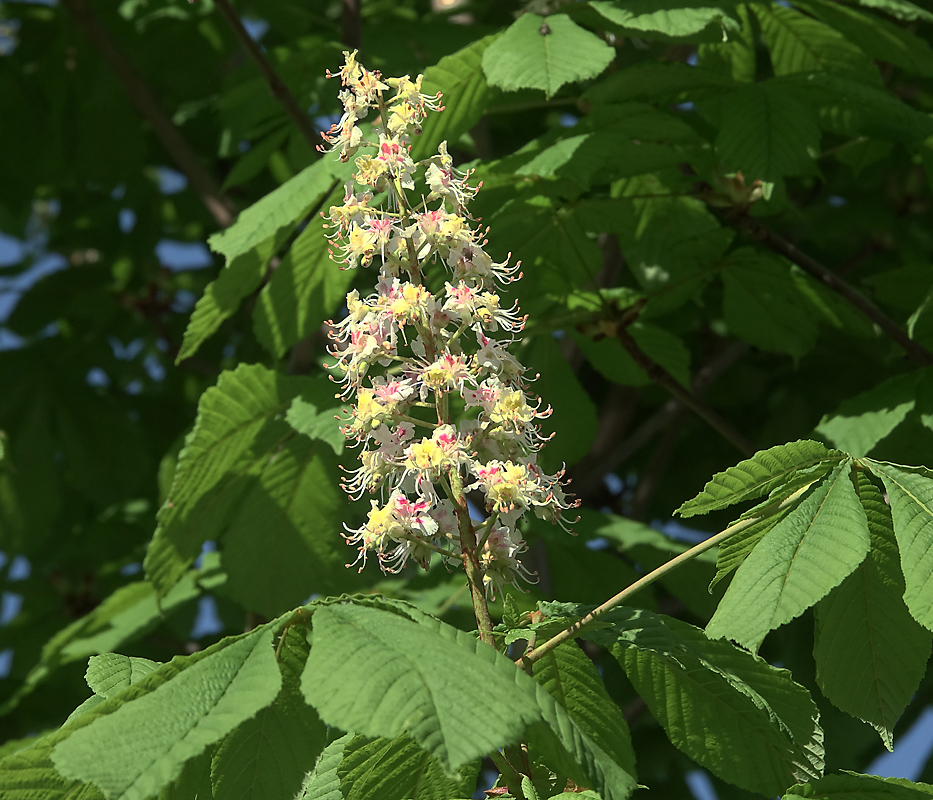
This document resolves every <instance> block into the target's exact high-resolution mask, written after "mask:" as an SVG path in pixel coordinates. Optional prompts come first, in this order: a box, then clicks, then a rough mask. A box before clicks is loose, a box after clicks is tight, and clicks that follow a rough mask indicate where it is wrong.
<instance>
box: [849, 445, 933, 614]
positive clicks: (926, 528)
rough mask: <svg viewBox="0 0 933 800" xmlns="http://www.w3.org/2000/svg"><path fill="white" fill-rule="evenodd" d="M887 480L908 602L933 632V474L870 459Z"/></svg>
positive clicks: (911, 611) (914, 612)
mask: <svg viewBox="0 0 933 800" xmlns="http://www.w3.org/2000/svg"><path fill="white" fill-rule="evenodd" d="M865 463H866V464H867V465H868V467H869V469H871V471H872V472H874V473H875V474H876V475H877V476H878V477H880V478H881V480H882V481H884V487H885V489H887V491H888V502H889V503H890V505H891V516H892V518H893V521H894V535H895V537H896V538H897V546H898V549H899V550H900V555H901V569H902V570H903V573H904V583H905V589H904V602H905V603H906V604H907V608H909V609H910V613H911V614H912V615H913V618H914V619H915V620H917V622H919V623H920V624H921V625H923V626H924V627H925V628H927V629H930V630H933V475H931V474H930V473H929V472H927V471H926V470H918V471H907V469H904V468H901V467H898V466H896V465H894V464H886V463H884V462H881V461H874V460H872V459H866V460H865Z"/></svg>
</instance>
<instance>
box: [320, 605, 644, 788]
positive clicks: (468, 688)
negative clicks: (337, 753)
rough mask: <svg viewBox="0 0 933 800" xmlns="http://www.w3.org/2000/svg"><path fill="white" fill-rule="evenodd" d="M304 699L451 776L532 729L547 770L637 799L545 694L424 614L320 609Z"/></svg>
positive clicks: (616, 768)
mask: <svg viewBox="0 0 933 800" xmlns="http://www.w3.org/2000/svg"><path fill="white" fill-rule="evenodd" d="M363 599H365V598H363ZM367 602H368V603H369V602H370V601H367ZM399 610H401V611H404V613H405V614H406V616H407V617H408V619H406V618H403V617H400V616H397V615H396V613H394V612H397V611H399ZM302 691H303V692H304V694H305V697H306V698H308V701H309V702H310V703H311V704H312V705H314V706H315V708H317V710H318V712H319V713H320V715H321V718H322V719H323V720H324V721H325V722H326V723H328V724H330V725H333V726H335V727H338V728H341V729H344V730H354V731H357V732H359V733H361V734H363V735H366V736H373V737H380V736H381V737H388V738H394V737H396V736H398V735H399V734H400V733H402V732H407V734H408V735H409V736H410V737H411V738H412V739H414V740H415V741H416V742H417V743H418V744H419V745H420V746H421V747H422V748H423V749H424V750H426V751H428V752H429V753H431V754H432V755H433V756H435V757H437V758H438V759H439V761H440V763H441V765H442V766H443V767H444V768H445V769H448V770H450V769H456V768H457V767H459V766H462V765H463V764H466V763H468V762H469V761H471V760H473V759H475V758H478V757H480V756H482V755H483V754H485V753H487V752H489V751H490V750H492V749H495V748H498V747H501V746H503V745H506V744H514V743H515V742H517V741H518V739H519V738H520V737H521V735H522V733H523V732H525V729H526V728H528V731H527V736H528V738H529V740H532V741H534V742H535V747H536V752H539V753H542V754H543V756H544V760H545V761H546V762H547V763H548V764H553V765H554V768H555V769H559V770H561V771H563V772H564V773H565V774H568V775H570V776H571V777H574V776H576V777H575V780H578V783H581V784H582V785H589V786H593V787H594V788H596V789H598V790H599V791H600V793H601V794H602V796H603V798H604V800H625V799H626V798H628V797H629V795H631V793H632V792H633V791H634V789H635V779H634V777H633V776H632V775H631V774H630V773H629V772H627V771H626V769H625V768H624V766H623V765H621V764H619V763H618V762H617V761H616V760H615V759H614V758H613V756H612V754H611V753H609V752H607V751H606V750H605V749H604V748H603V747H602V746H601V744H600V743H599V742H597V741H595V740H594V739H593V737H592V736H591V735H590V734H589V733H588V732H587V731H586V730H585V729H584V728H582V727H581V726H580V725H579V724H578V723H577V722H576V721H575V720H574V719H573V717H572V716H571V715H570V714H568V713H567V711H566V710H564V708H563V706H561V705H560V704H559V702H558V701H557V700H555V699H554V697H552V696H551V695H550V694H549V693H548V692H547V690H546V689H544V688H543V687H542V686H540V685H538V684H536V683H535V682H534V681H533V680H532V679H531V678H529V677H528V676H527V675H525V673H524V672H522V671H521V670H520V669H518V667H516V666H515V664H513V663H512V662H511V661H509V660H508V659H507V658H505V657H504V656H502V655H500V654H499V653H498V652H496V651H495V650H494V649H493V648H491V647H489V646H488V645H486V644H483V643H482V642H479V641H478V640H476V639H475V638H473V637H472V636H470V635H469V634H466V633H464V632H463V631H459V630H457V629H456V628H452V627H450V626H449V625H445V624H444V623H442V622H440V621H438V620H434V619H432V618H430V617H428V616H427V615H424V614H419V613H417V612H410V611H406V610H404V609H396V608H393V607H391V606H385V607H384V608H378V607H373V606H371V605H370V607H364V606H362V605H358V604H335V605H329V606H327V607H326V608H320V609H318V610H317V611H316V612H315V614H314V637H313V643H312V648H311V655H310V656H309V658H308V663H307V666H306V668H305V672H304V675H303V676H302ZM529 724H530V727H529ZM626 763H628V761H626Z"/></svg>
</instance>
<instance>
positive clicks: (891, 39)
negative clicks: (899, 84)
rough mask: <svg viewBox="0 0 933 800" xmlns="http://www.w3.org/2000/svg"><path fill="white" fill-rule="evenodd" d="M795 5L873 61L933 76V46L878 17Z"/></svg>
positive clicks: (818, 1) (817, 4) (814, 0)
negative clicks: (833, 29)
mask: <svg viewBox="0 0 933 800" xmlns="http://www.w3.org/2000/svg"><path fill="white" fill-rule="evenodd" d="M795 6H796V7H797V8H800V9H801V10H802V11H806V12H808V13H809V14H812V15H813V16H815V17H816V18H817V19H820V20H822V21H823V22H825V23H826V24H827V25H830V26H832V27H833V28H835V29H836V30H837V31H839V33H841V34H842V35H843V36H845V37H846V38H847V39H848V40H849V41H850V42H853V43H854V44H856V45H858V47H860V48H861V49H862V50H863V51H864V52H865V53H867V54H868V55H869V56H871V57H872V58H875V59H878V60H879V61H886V62H888V63H889V64H893V65H894V66H896V67H900V68H901V69H904V70H907V71H908V72H911V73H913V74H915V75H922V76H924V77H930V76H931V75H933V49H931V48H930V45H928V44H927V43H926V42H925V41H923V39H921V38H920V37H918V36H915V35H914V34H912V33H910V32H909V31H907V30H905V29H904V28H902V27H900V26H898V25H895V24H893V23H891V22H888V21H887V20H886V19H883V18H881V17H879V16H878V15H877V14H863V13H862V12H860V11H856V10H855V9H852V8H846V7H845V6H842V5H838V4H836V3H829V2H826V0H802V1H801V2H799V3H796V4H795Z"/></svg>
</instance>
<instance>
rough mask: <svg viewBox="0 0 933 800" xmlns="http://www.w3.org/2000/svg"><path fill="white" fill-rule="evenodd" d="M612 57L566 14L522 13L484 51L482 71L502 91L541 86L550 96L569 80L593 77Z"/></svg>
mask: <svg viewBox="0 0 933 800" xmlns="http://www.w3.org/2000/svg"><path fill="white" fill-rule="evenodd" d="M613 56H614V51H613V49H612V48H611V47H609V45H608V44H606V42H604V41H603V40H602V39H600V38H599V37H598V36H596V34H594V33H590V32H589V31H587V30H585V29H583V28H581V27H580V26H579V25H577V24H576V23H575V22H574V21H573V20H572V19H570V17H568V16H567V15H566V14H552V15H551V16H548V17H546V18H545V17H539V16H538V15H537V14H523V15H522V16H520V17H519V18H518V19H517V20H515V22H513V23H512V25H511V26H509V28H508V29H507V30H506V31H505V33H503V34H502V35H501V36H500V37H499V38H498V39H496V41H494V42H493V43H492V44H491V45H490V46H489V47H488V48H487V49H486V52H485V53H484V54H483V71H484V72H485V73H486V78H487V80H488V81H489V83H490V84H492V85H493V86H498V87H499V88H500V89H504V90H505V91H512V92H514V91H516V90H518V89H542V90H543V91H544V93H545V95H546V96H547V97H548V98H550V97H552V96H553V95H554V94H556V93H557V90H558V89H560V87H561V86H563V85H564V84H566V83H570V82H571V81H580V80H586V79H588V78H595V77H596V76H597V75H599V74H600V73H601V72H602V71H603V70H604V69H605V68H606V67H608V66H609V63H610V62H611V61H612V59H613Z"/></svg>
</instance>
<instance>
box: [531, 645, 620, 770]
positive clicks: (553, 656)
mask: <svg viewBox="0 0 933 800" xmlns="http://www.w3.org/2000/svg"><path fill="white" fill-rule="evenodd" d="M533 677H534V679H535V680H536V681H538V682H539V683H540V684H541V685H542V686H543V687H544V688H545V689H547V690H548V692H549V693H550V694H551V695H552V696H553V697H554V699H556V700H557V702H558V703H560V705H561V706H562V707H563V708H564V709H565V710H566V711H567V713H568V714H569V715H570V716H571V718H573V720H574V721H575V722H576V723H577V725H578V726H579V727H580V728H581V729H582V730H584V731H586V733H587V735H589V736H590V737H591V738H592V739H593V741H595V742H596V743H598V744H599V746H600V747H601V748H602V749H603V750H604V751H605V752H606V753H608V754H609V755H610V756H611V757H612V759H613V761H614V762H615V763H617V764H619V765H621V766H622V767H623V769H625V771H626V772H628V773H629V774H630V775H634V774H635V753H634V752H633V750H632V739H631V736H630V734H629V729H628V724H627V723H626V721H625V717H624V716H623V715H622V711H621V709H620V708H619V707H618V706H617V705H616V703H615V701H614V700H613V699H612V698H611V697H610V696H609V693H608V692H607V691H606V687H605V685H604V684H603V680H602V678H601V677H600V675H599V672H597V670H596V667H595V666H594V664H593V662H592V661H590V659H589V657H588V656H587V655H586V654H585V653H584V652H583V651H582V650H581V649H580V648H579V647H578V646H577V644H576V643H575V642H570V643H568V644H564V645H561V646H560V647H557V648H556V649H554V650H552V651H551V652H550V653H548V654H547V655H545V656H544V657H543V658H541V659H539V660H538V661H536V662H535V664H534V672H533Z"/></svg>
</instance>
